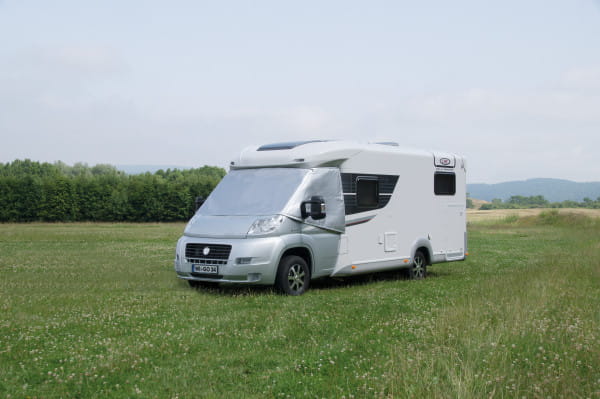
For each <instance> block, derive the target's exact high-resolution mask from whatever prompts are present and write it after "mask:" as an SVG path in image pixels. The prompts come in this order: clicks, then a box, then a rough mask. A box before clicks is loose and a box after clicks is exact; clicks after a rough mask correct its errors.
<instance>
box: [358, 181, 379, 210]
mask: <svg viewBox="0 0 600 399" xmlns="http://www.w3.org/2000/svg"><path fill="white" fill-rule="evenodd" d="M356 204H357V205H358V207H359V208H377V206H378V205H379V181H378V180H377V179H372V178H361V177H359V178H358V179H357V180H356Z"/></svg>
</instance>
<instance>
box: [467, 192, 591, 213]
mask: <svg viewBox="0 0 600 399" xmlns="http://www.w3.org/2000/svg"><path fill="white" fill-rule="evenodd" d="M471 205H472V202H471ZM467 206H468V205H467ZM524 208H594V209H600V197H598V198H597V199H596V200H595V201H594V200H592V199H590V198H584V199H583V201H582V202H577V201H570V200H567V201H562V202H550V201H548V200H547V199H545V198H544V196H542V195H532V196H530V197H525V196H522V195H513V196H512V197H510V198H509V199H508V200H507V201H502V200H501V199H498V198H496V199H494V200H492V202H491V203H488V204H483V205H482V206H481V208H479V209H481V210H490V209H524Z"/></svg>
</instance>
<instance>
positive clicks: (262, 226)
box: [248, 215, 283, 236]
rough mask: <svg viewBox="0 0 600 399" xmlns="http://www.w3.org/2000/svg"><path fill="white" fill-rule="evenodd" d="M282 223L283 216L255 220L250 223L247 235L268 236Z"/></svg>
mask: <svg viewBox="0 0 600 399" xmlns="http://www.w3.org/2000/svg"><path fill="white" fill-rule="evenodd" d="M281 223H283V216H281V215H276V216H271V217H268V218H263V219H257V220H255V221H254V223H252V226H250V229H249V230H248V235H249V236H251V235H260V234H268V233H271V232H273V231H275V230H277V228H279V226H281Z"/></svg>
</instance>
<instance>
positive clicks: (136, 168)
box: [116, 165, 191, 175]
mask: <svg viewBox="0 0 600 399" xmlns="http://www.w3.org/2000/svg"><path fill="white" fill-rule="evenodd" d="M116 168H117V169H119V170H121V171H123V172H125V173H127V174H128V175H139V174H142V173H146V172H150V173H155V172H157V171H159V170H161V169H162V170H167V169H179V170H183V169H191V168H190V167H183V166H177V165H117V166H116Z"/></svg>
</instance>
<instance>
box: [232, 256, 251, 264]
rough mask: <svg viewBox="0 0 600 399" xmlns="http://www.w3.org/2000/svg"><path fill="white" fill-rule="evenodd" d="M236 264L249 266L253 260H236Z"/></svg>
mask: <svg viewBox="0 0 600 399" xmlns="http://www.w3.org/2000/svg"><path fill="white" fill-rule="evenodd" d="M235 263H236V264H238V265H249V264H250V263H252V258H235Z"/></svg>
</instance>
